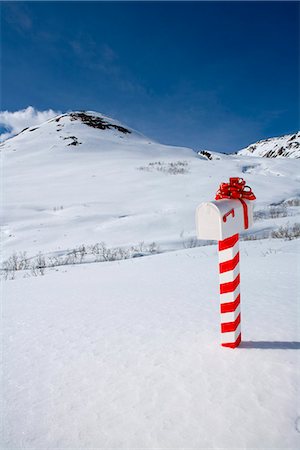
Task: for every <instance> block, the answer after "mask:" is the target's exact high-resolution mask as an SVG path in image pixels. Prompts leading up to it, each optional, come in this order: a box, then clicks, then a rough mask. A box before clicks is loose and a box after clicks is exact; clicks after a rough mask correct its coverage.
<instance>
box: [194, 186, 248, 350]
mask: <svg viewBox="0 0 300 450" xmlns="http://www.w3.org/2000/svg"><path fill="white" fill-rule="evenodd" d="M253 200H255V195H254V194H253V192H252V190H251V188H249V187H248V186H246V183H245V181H244V180H243V179H242V178H230V180H229V183H222V184H221V185H220V188H219V190H218V192H217V194H216V197H215V201H212V202H206V203H202V204H201V205H200V206H198V208H197V211H196V227H197V237H198V239H213V240H217V241H219V242H218V246H219V277H220V310H221V345H222V346H223V347H230V348H236V347H238V346H239V344H240V342H241V308H240V301H241V297H240V264H239V262H240V253H239V232H240V231H242V230H245V229H248V228H249V227H250V226H251V225H252V224H253V202H252V201H253Z"/></svg>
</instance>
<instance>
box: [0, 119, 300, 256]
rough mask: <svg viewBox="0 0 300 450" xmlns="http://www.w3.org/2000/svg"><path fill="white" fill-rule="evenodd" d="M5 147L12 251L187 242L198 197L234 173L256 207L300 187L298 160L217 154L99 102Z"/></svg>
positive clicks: (6, 232) (5, 229) (7, 232)
mask: <svg viewBox="0 0 300 450" xmlns="http://www.w3.org/2000/svg"><path fill="white" fill-rule="evenodd" d="M0 150H1V152H2V161H3V173H4V178H3V191H4V192H5V196H4V201H3V208H4V211H3V216H2V217H4V220H3V222H2V224H1V225H2V236H3V237H2V242H3V245H4V249H5V256H6V257H8V256H10V255H11V254H12V253H13V252H14V251H17V252H19V251H27V252H28V254H30V255H35V254H37V253H38V252H39V251H41V252H43V253H47V252H50V253H51V252H65V251H67V250H68V249H72V248H74V247H76V246H78V245H81V244H94V243H96V242H105V243H106V245H109V246H130V245H132V244H138V243H139V242H142V241H143V242H145V243H151V242H153V241H154V242H156V243H157V244H158V245H160V246H161V248H163V249H174V248H179V247H182V243H183V241H184V240H186V239H187V240H188V239H190V238H192V237H193V236H194V235H195V224H194V213H195V208H196V206H197V204H198V203H200V202H201V201H204V200H209V199H211V198H213V196H214V194H215V192H216V190H217V188H218V184H219V183H220V182H221V181H226V180H227V179H228V178H229V176H233V175H234V176H241V177H243V178H245V179H246V181H247V183H248V184H249V185H250V186H251V187H252V188H253V190H254V192H255V194H256V196H257V199H258V200H257V202H256V208H257V210H258V211H262V210H264V209H265V208H267V209H268V208H270V205H271V204H273V203H280V202H283V201H285V200H287V199H289V198H294V197H295V196H297V195H298V194H299V190H298V181H297V177H298V175H297V173H298V172H297V166H298V162H297V166H295V160H293V162H292V161H291V160H290V159H289V158H284V159H283V158H282V159H265V158H255V159H254V158H253V156H250V157H249V158H248V157H246V156H244V155H233V156H231V155H222V154H219V156H218V159H217V157H216V154H214V158H213V159H211V160H210V159H207V157H206V156H205V155H197V154H196V153H195V152H194V151H193V150H191V149H187V148H182V147H172V146H167V145H161V144H159V143H156V142H153V141H151V140H150V139H148V138H146V137H145V136H142V135H141V134H139V133H138V132H136V131H134V130H131V129H130V128H129V127H127V126H126V125H123V124H120V123H119V122H117V121H115V120H113V119H110V118H107V117H105V116H103V115H101V114H99V113H94V112H88V113H85V114H84V115H82V113H77V112H73V113H69V114H64V115H61V116H58V117H56V118H54V119H51V120H49V121H47V122H45V123H43V124H42V125H40V126H39V127H32V128H29V129H27V130H24V131H23V132H22V133H20V134H19V135H17V136H15V137H13V138H11V139H9V140H7V141H5V142H4V143H3V144H1V147H0ZM287 180H288V182H287ZM270 186H272V189H270ZM289 214H290V213H289ZM266 216H268V213H267V214H266ZM284 220H285V221H287V220H288V219H284ZM274 225H275V223H274V221H272V220H269V221H268V223H266V222H264V221H263V220H262V221H260V222H259V223H258V224H257V225H256V226H257V231H258V232H259V230H262V229H266V228H267V229H270V228H272V227H274Z"/></svg>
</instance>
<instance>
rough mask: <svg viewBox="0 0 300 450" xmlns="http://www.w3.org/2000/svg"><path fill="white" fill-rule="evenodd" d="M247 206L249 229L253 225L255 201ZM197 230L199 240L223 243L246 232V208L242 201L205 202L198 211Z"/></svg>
mask: <svg viewBox="0 0 300 450" xmlns="http://www.w3.org/2000/svg"><path fill="white" fill-rule="evenodd" d="M243 201H244V202H245V204H246V207H247V208H246V209H247V217H248V228H250V227H251V226H252V225H253V201H250V200H243ZM196 229H197V237H198V239H213V240H218V241H222V240H223V239H226V238H228V237H230V236H232V235H233V234H236V233H240V232H241V231H244V230H245V229H246V228H245V217H244V207H243V204H242V202H241V201H240V200H230V199H222V200H214V201H212V202H204V203H202V204H201V205H199V206H198V208H197V210H196Z"/></svg>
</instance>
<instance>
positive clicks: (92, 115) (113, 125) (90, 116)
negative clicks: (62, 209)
mask: <svg viewBox="0 0 300 450" xmlns="http://www.w3.org/2000/svg"><path fill="white" fill-rule="evenodd" d="M49 124H51V126H52V124H53V125H54V128H52V130H51V129H50V128H48V131H49V133H51V132H52V131H54V130H55V131H57V132H61V133H62V134H63V135H64V136H62V139H65V140H68V143H66V146H67V147H70V146H79V145H81V144H83V142H81V140H80V137H78V136H76V135H75V134H74V133H73V134H72V133H71V131H70V130H71V129H75V128H76V127H74V126H73V125H76V124H77V125H79V124H80V125H85V126H88V127H89V128H90V129H94V130H99V131H102V132H104V133H103V134H102V135H101V138H104V139H105V140H109V141H111V140H113V141H115V140H117V141H119V139H125V141H127V140H128V139H129V140H131V141H132V140H134V141H135V140H139V141H144V142H147V143H148V144H151V143H153V144H159V143H158V142H156V141H155V140H153V139H150V138H149V137H147V136H145V135H143V134H142V133H140V132H138V131H137V130H134V129H133V128H131V127H129V126H127V125H124V124H123V123H121V122H120V121H118V120H116V119H113V118H111V117H108V116H106V115H104V114H103V113H99V112H96V111H83V110H74V111H68V112H66V113H62V114H59V115H57V116H55V117H53V118H51V119H48V120H46V121H45V122H43V123H41V124H40V125H34V126H29V127H26V128H24V129H23V130H22V131H20V132H19V133H18V134H16V135H15V136H12V137H10V138H8V139H6V140H5V141H3V142H2V143H1V144H0V147H5V145H4V144H6V143H8V142H9V143H13V142H14V140H15V139H16V138H18V139H20V137H21V139H22V138H23V137H24V136H26V137H27V136H29V133H30V135H31V133H32V132H34V131H36V130H40V131H41V130H42V131H43V130H45V127H46V126H47V125H48V126H49ZM66 126H67V127H69V128H70V130H67V132H66V133H64V130H63V129H64V128H65V127H66ZM84 128H85V127H84ZM84 128H83V129H84ZM97 136H98V137H99V136H100V135H95V134H94V137H95V138H96V137H97ZM54 145H55V144H54ZM159 145H162V146H164V147H166V148H167V147H173V148H174V147H175V146H171V145H168V144H159ZM176 147H178V148H181V146H176ZM184 148H187V147H184ZM190 150H193V151H194V152H196V153H197V154H198V156H200V157H203V158H205V159H208V160H215V159H220V157H221V155H223V156H224V155H239V156H252V157H262V158H278V157H280V158H285V157H288V158H300V131H298V132H296V133H293V134H285V135H282V136H275V137H270V138H267V139H261V140H258V141H256V142H254V143H251V144H249V145H248V146H247V147H244V148H242V149H240V150H238V151H236V152H231V153H224V152H221V151H219V152H216V151H212V150H206V149H205V150H196V149H190Z"/></svg>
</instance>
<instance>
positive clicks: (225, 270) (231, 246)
mask: <svg viewBox="0 0 300 450" xmlns="http://www.w3.org/2000/svg"><path fill="white" fill-rule="evenodd" d="M219 273H220V310H221V343H222V346H223V347H231V348H235V347H237V346H238V345H239V344H240V342H241V309H240V252H239V235H238V234H234V235H233V236H231V237H229V238H227V239H224V240H223V241H219Z"/></svg>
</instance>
